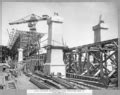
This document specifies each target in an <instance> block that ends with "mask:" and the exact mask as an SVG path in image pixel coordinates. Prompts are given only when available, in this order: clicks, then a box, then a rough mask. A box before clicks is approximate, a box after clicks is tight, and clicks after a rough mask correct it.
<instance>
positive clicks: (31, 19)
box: [9, 14, 49, 31]
mask: <svg viewBox="0 0 120 95" xmlns="http://www.w3.org/2000/svg"><path fill="white" fill-rule="evenodd" d="M48 17H49V16H47V15H44V16H43V17H40V16H37V15H35V14H31V15H28V16H26V17H24V18H22V19H19V20H16V21H14V22H10V23H9V25H15V24H24V23H28V27H29V29H30V31H36V23H37V22H38V21H44V20H47V18H48Z"/></svg>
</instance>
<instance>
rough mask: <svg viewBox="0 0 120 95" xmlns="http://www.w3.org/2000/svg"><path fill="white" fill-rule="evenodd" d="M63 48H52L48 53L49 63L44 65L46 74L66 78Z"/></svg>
mask: <svg viewBox="0 0 120 95" xmlns="http://www.w3.org/2000/svg"><path fill="white" fill-rule="evenodd" d="M62 48H63V47H58V46H51V47H50V48H49V49H48V52H47V61H46V63H45V64H44V70H43V71H44V73H45V74H52V75H54V76H58V75H61V77H64V78H65V76H66V69H65V64H64V62H63V49H62Z"/></svg>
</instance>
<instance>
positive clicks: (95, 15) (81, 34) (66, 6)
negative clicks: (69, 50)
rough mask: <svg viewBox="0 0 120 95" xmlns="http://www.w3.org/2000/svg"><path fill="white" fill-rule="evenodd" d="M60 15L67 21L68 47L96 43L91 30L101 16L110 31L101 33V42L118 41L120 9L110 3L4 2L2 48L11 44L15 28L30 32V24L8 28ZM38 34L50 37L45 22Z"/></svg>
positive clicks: (65, 30) (40, 23) (38, 26)
mask: <svg viewBox="0 0 120 95" xmlns="http://www.w3.org/2000/svg"><path fill="white" fill-rule="evenodd" d="M54 12H58V13H59V15H60V16H61V17H63V18H64V23H63V24H62V29H61V30H62V32H63V39H64V41H65V42H66V43H67V45H68V46H69V47H73V46H80V45H83V44H89V43H93V42H94V32H93V30H92V26H94V25H96V24H98V21H99V15H100V14H102V16H103V17H102V19H103V20H104V21H105V24H104V26H105V27H108V28H109V29H108V30H102V31H101V39H102V41H103V40H108V39H113V38H117V37H118V17H117V7H116V5H115V4H114V3H110V2H106V3H105V2H78V3H68V2H67V3H40V2H39V3H36V2H34V3H33V2H3V3H2V44H3V45H7V44H8V39H9V36H8V32H7V29H8V30H9V31H10V30H11V29H12V28H15V29H18V30H28V27H27V24H23V25H22V24H21V25H13V26H10V25H8V23H9V22H12V21H15V20H18V19H20V18H23V17H25V16H27V15H30V14H32V13H34V14H36V15H38V16H42V15H44V14H47V15H50V16H52V15H53V14H54ZM37 31H38V32H43V33H47V32H48V30H47V24H46V22H39V23H38V24H37Z"/></svg>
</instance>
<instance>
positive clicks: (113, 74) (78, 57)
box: [64, 39, 118, 86]
mask: <svg viewBox="0 0 120 95" xmlns="http://www.w3.org/2000/svg"><path fill="white" fill-rule="evenodd" d="M64 62H65V64H66V72H67V77H69V78H70V77H71V78H72V77H74V78H77V77H75V76H70V75H74V74H77V75H80V76H89V77H94V78H99V79H100V80H102V82H104V84H105V85H110V84H115V85H116V86H117V84H118V83H117V82H118V81H117V80H118V77H117V73H118V72H117V71H118V39H111V40H107V41H102V42H97V43H93V44H88V45H83V46H78V47H74V48H68V49H65V50H64Z"/></svg>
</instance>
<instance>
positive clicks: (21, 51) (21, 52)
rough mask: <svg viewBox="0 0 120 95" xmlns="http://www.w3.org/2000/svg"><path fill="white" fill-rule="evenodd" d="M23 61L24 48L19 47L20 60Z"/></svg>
mask: <svg viewBox="0 0 120 95" xmlns="http://www.w3.org/2000/svg"><path fill="white" fill-rule="evenodd" d="M21 61H23V49H22V48H19V49H18V62H21Z"/></svg>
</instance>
